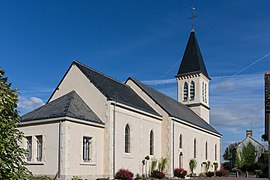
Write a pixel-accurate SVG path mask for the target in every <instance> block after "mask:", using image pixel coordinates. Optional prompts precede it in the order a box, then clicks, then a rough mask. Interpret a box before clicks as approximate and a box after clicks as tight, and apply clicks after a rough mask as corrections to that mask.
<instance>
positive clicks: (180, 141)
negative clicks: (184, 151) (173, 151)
mask: <svg viewBox="0 0 270 180" xmlns="http://www.w3.org/2000/svg"><path fill="white" fill-rule="evenodd" d="M182 143H183V139H182V134H180V136H179V148H182Z"/></svg>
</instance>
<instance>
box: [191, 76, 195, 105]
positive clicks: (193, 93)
mask: <svg viewBox="0 0 270 180" xmlns="http://www.w3.org/2000/svg"><path fill="white" fill-rule="evenodd" d="M194 98H195V83H194V81H191V84H190V100H191V101H192V100H194Z"/></svg>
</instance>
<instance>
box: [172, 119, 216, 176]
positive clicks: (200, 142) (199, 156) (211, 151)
mask: <svg viewBox="0 0 270 180" xmlns="http://www.w3.org/2000/svg"><path fill="white" fill-rule="evenodd" d="M174 132H175V136H174V142H175V143H174V157H175V158H174V159H175V161H174V168H177V167H179V155H180V152H182V153H183V168H184V169H185V170H187V171H188V172H189V173H190V169H189V161H190V160H191V159H193V158H194V139H195V138H196V142H197V150H196V151H197V153H196V158H195V159H196V161H197V163H198V164H197V168H196V169H195V173H196V174H197V175H198V174H199V173H201V172H204V167H203V166H201V164H202V162H206V161H210V162H211V165H213V163H214V162H216V163H218V164H219V167H220V138H219V137H217V136H214V135H211V134H209V133H206V132H203V131H201V130H198V129H195V128H192V127H189V126H187V125H184V124H181V123H178V122H175V128H174ZM180 134H182V148H179V137H180ZM206 142H207V144H208V150H207V152H208V153H207V154H208V156H207V159H206V157H205V144H206ZM215 145H217V159H215ZM210 170H212V171H213V166H212V167H211V168H210Z"/></svg>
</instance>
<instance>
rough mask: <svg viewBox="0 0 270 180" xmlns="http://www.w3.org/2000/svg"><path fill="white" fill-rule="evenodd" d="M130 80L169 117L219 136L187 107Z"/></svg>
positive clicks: (136, 81)
mask: <svg viewBox="0 0 270 180" xmlns="http://www.w3.org/2000/svg"><path fill="white" fill-rule="evenodd" d="M129 79H131V80H132V81H133V82H135V83H136V84H137V85H138V86H139V87H140V88H141V89H142V90H143V91H144V92H145V93H146V94H147V95H148V96H150V97H151V98H152V99H153V100H154V101H155V102H156V103H157V104H158V105H159V106H161V107H162V108H163V109H164V110H165V111H166V112H167V113H168V114H169V116H171V117H176V118H178V119H181V120H184V121H186V122H188V123H190V124H193V125H195V126H198V127H200V128H203V129H205V130H208V131H210V132H213V133H216V134H219V132H217V131H216V130H215V129H214V128H213V127H212V126H211V125H210V124H208V123H207V122H205V121H204V120H203V119H202V118H200V117H199V116H198V115H197V114H196V113H195V112H193V111H192V110H191V109H190V108H189V107H187V106H186V105H184V104H182V103H180V102H178V101H176V100H175V99H173V98H171V97H169V96H167V95H165V94H163V93H161V92H159V91H157V90H155V89H153V88H151V87H149V86H147V85H146V84H143V83H142V82H140V81H138V80H136V79H134V78H129ZM219 135H220V134H219Z"/></svg>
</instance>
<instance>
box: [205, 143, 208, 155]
mask: <svg viewBox="0 0 270 180" xmlns="http://www.w3.org/2000/svg"><path fill="white" fill-rule="evenodd" d="M207 158H208V147H207V142H206V143H205V159H207Z"/></svg>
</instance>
